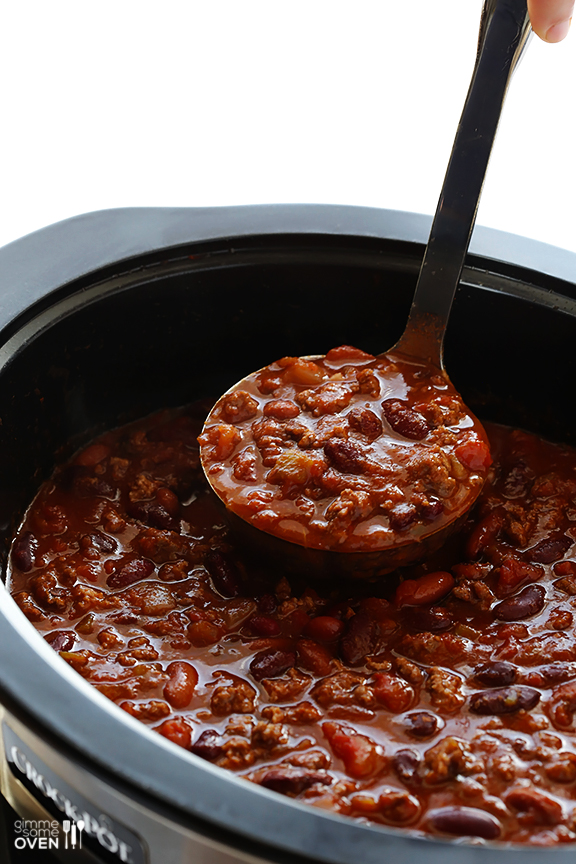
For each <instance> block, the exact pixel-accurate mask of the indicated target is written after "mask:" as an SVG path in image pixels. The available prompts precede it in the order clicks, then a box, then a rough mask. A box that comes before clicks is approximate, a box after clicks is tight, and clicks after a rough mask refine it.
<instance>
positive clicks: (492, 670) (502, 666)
mask: <svg viewBox="0 0 576 864" xmlns="http://www.w3.org/2000/svg"><path fill="white" fill-rule="evenodd" d="M517 674H518V669H517V668H516V666H513V665H512V663H506V662H505V661H503V660H495V661H494V662H492V663H485V664H484V665H483V666H479V667H478V668H477V669H476V670H475V671H474V678H475V679H476V680H477V681H479V682H480V684H485V685H486V686H487V687H505V686H506V685H507V684H513V683H514V681H515V680H516V675H517Z"/></svg>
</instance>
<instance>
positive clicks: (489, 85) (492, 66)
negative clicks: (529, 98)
mask: <svg viewBox="0 0 576 864" xmlns="http://www.w3.org/2000/svg"><path fill="white" fill-rule="evenodd" d="M530 33H531V30H530V22H529V18H528V12H527V5H526V0H485V2H484V6H483V9H482V19H481V22H480V35H479V40H478V54H477V57H476V64H475V66H474V72H473V74H472V80H471V82H470V87H469V90H468V95H467V96H466V101H465V103H464V109H463V111H462V116H461V118H460V123H459V124H458V130H457V132H456V138H455V139H454V145H453V147H452V153H451V155H450V161H449V163H448V168H447V171H446V176H445V178H444V184H443V186H442V191H441V193H440V199H439V201H438V206H437V209H436V215H435V216H434V221H433V223H432V229H431V231H430V237H429V240H428V245H427V247H426V251H425V254H424V260H423V262H422V267H421V269H420V275H419V277H418V283H417V285H416V291H415V294H414V300H413V302H412V307H411V309H410V315H409V316H408V323H407V325H406V329H405V331H404V333H403V335H402V337H401V338H400V341H399V342H398V343H397V345H396V346H395V348H394V350H395V351H400V352H402V353H404V354H408V355H413V356H416V357H418V358H420V359H425V360H428V361H429V362H430V363H432V364H433V365H435V366H437V367H438V368H439V369H443V368H444V364H443V343H444V331H445V329H446V324H447V323H448V316H449V314H450V307H451V306H452V300H453V299H454V294H455V293H456V288H457V286H458V283H459V281H460V275H461V272H462V267H463V265H464V259H465V257H466V252H467V250H468V244H469V243H470V236H471V234H472V229H473V227H474V222H475V220H476V212H477V210H478V203H479V200H480V194H481V192H482V185H483V183H484V175H485V173H486V168H487V166H488V160H489V158H490V152H491V150H492V144H493V142H494V136H495V134H496V129H497V127H498V121H499V119H500V113H501V111H502V105H503V104H504V98H505V96H506V91H507V89H508V84H509V82H510V79H511V77H512V73H513V72H514V69H515V68H516V66H517V64H518V61H519V60H520V55H521V54H522V51H523V50H524V48H525V46H526V44H527V42H528V38H529V36H530Z"/></svg>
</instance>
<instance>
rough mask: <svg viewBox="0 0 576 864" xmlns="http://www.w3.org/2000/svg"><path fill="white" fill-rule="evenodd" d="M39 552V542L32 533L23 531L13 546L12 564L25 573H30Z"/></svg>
mask: <svg viewBox="0 0 576 864" xmlns="http://www.w3.org/2000/svg"><path fill="white" fill-rule="evenodd" d="M37 551H38V540H37V539H36V537H35V536H34V534H33V533H32V531H23V532H22V534H19V535H18V537H17V538H16V540H15V541H14V543H13V545H12V563H13V564H14V566H15V567H18V569H19V570H21V571H22V572H23V573H28V572H29V571H30V570H31V569H32V567H33V566H34V558H35V557H36V552H37Z"/></svg>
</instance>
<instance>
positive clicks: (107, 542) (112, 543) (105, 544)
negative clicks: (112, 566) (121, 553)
mask: <svg viewBox="0 0 576 864" xmlns="http://www.w3.org/2000/svg"><path fill="white" fill-rule="evenodd" d="M88 537H89V538H90V540H91V541H92V544H93V545H94V546H96V547H97V548H98V549H100V551H101V552H105V553H106V554H111V553H112V552H115V551H116V549H117V547H118V544H117V543H116V540H114V538H113V537H109V536H108V534H104V532H103V531H92V532H91V533H90V534H88Z"/></svg>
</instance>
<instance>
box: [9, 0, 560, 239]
mask: <svg viewBox="0 0 576 864" xmlns="http://www.w3.org/2000/svg"><path fill="white" fill-rule="evenodd" d="M480 8H481V0H354V2H351V0H347V2H339V0H330V2H328V0H291V2H287V0H202V2H200V0H187V2H183V0H155V2H148V0H138V2H136V0H99V2H98V3H87V2H83V0H49V2H48V0H12V2H5V3H4V4H2V9H1V11H0V40H1V43H0V93H1V117H2V123H1V128H0V245H3V244H4V243H7V242H9V241H11V240H13V239H15V238H17V237H19V236H21V235H23V234H26V233H28V232H30V231H33V230H36V229H37V228H40V227H42V226H44V225H47V224H49V223H51V222H55V221H58V220H60V219H64V218H67V217H69V216H74V215H76V214H78V213H82V212H87V211H90V210H98V209H104V208H109V207H124V206H191V207H194V206H208V205H226V204H250V203H271V202H317V203H340V204H363V205H370V206H377V207H389V208H395V209H401V210H412V211H417V212H422V213H432V212H433V211H434V209H435V206H436V200H437V197H438V193H439V190H440V186H441V183H442V178H443V175H444V170H445V166H446V163H447V160H448V155H449V152H450V148H451V144H452V139H453V136H454V132H455V129H456V125H457V122H458V117H459V114H460V111H461V107H462V104H463V100H464V96H465V93H466V90H467V87H468V83H469V77H470V73H471V70H472V66H473V62H474V55H475V46H476V39H477V31H478V23H479V18H480ZM575 101H576V36H575V35H574V33H572V34H570V35H569V36H568V38H567V40H566V41H565V42H564V43H562V44H560V45H545V44H543V43H541V42H540V41H539V40H538V39H536V38H535V37H534V38H533V39H532V42H531V44H530V45H529V47H528V50H527V52H526V55H525V57H524V59H523V61H522V63H521V65H520V67H519V68H518V70H517V72H516V75H515V78H514V80H513V82H512V86H511V90H510V93H509V96H508V100H507V103H506V106H505V111H504V116H503V120H502V123H501V129H500V133H499V136H498V139H497V141H496V146H495V151H494V154H493V158H492V163H491V167H490V170H489V175H488V178H487V181H486V186H485V192H484V197H483V200H482V203H481V206H480V212H479V215H478V223H479V224H483V225H488V226H491V227H494V228H501V229H504V230H506V231H511V232H514V233H518V234H523V235H526V236H529V237H533V238H537V239H539V240H542V241H545V242H548V243H553V244H555V245H558V246H563V247H565V248H568V249H572V250H573V251H576V215H575V213H574V202H575V201H576V171H575V167H574V148H575V140H576V135H575V131H576V111H575V109H574V105H575Z"/></svg>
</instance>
